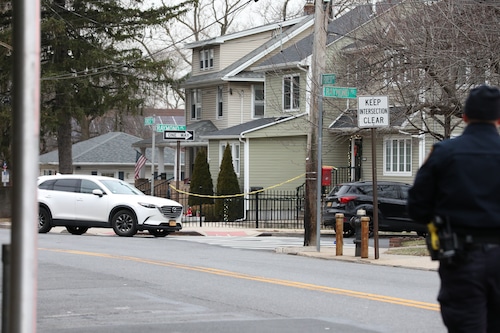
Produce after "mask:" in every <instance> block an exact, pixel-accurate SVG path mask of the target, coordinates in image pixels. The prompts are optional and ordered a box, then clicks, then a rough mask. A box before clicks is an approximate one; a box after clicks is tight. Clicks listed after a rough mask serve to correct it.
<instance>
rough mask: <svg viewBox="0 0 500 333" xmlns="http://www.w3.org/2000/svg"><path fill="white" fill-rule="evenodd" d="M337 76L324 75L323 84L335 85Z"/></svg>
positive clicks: (322, 77)
mask: <svg viewBox="0 0 500 333" xmlns="http://www.w3.org/2000/svg"><path fill="white" fill-rule="evenodd" d="M336 78H337V76H336V75H335V74H322V75H321V83H322V84H323V85H325V84H335V81H336Z"/></svg>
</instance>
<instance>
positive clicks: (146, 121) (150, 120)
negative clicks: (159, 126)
mask: <svg viewBox="0 0 500 333" xmlns="http://www.w3.org/2000/svg"><path fill="white" fill-rule="evenodd" d="M154 124H155V118H154V117H145V118H144V125H145V126H148V125H154Z"/></svg>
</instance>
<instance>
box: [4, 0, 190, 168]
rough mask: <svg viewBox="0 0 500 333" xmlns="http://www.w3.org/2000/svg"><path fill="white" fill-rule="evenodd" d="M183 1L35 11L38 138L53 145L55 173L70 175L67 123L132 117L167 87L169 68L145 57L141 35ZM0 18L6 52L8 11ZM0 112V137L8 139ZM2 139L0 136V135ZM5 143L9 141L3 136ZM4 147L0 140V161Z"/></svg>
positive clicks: (105, 1)
mask: <svg viewBox="0 0 500 333" xmlns="http://www.w3.org/2000/svg"><path fill="white" fill-rule="evenodd" d="M189 3H190V2H189V1H185V2H183V3H179V4H176V5H168V4H164V3H163V4H162V5H158V6H155V7H151V6H145V5H146V1H145V0H134V1H129V2H125V1H119V0H100V1H90V0H78V1H75V0H46V1H43V3H42V5H41V32H40V33H41V76H42V79H41V87H40V90H41V110H40V111H41V112H40V113H41V121H40V127H41V128H40V133H41V134H42V135H47V136H49V135H50V136H53V137H54V138H56V139H57V144H58V152H59V171H60V172H62V173H72V172H73V163H72V153H71V149H72V143H73V142H72V139H73V138H72V134H73V132H72V131H73V130H74V129H75V127H76V126H75V127H74V126H73V125H74V124H75V121H78V119H82V117H87V118H93V117H98V116H101V115H103V114H104V113H105V112H108V111H109V110H112V109H114V110H118V111H119V112H126V113H131V114H138V113H140V112H141V110H142V108H143V107H144V105H145V101H146V99H147V97H148V95H149V94H151V92H152V91H155V90H156V89H158V88H160V89H161V88H164V87H165V86H167V85H172V84H173V83H175V81H176V80H174V78H172V77H168V76H167V75H166V74H165V73H166V71H165V69H166V68H173V66H174V65H173V64H172V61H171V60H170V59H167V58H165V57H163V58H162V59H161V60H159V59H158V58H160V57H159V52H158V53H156V54H153V53H146V52H145V50H144V48H143V47H142V46H141V43H144V42H145V41H147V40H148V39H147V38H148V37H147V34H146V33H147V32H149V31H154V29H155V28H157V27H159V26H160V25H161V24H165V23H166V22H168V21H169V20H173V19H174V18H176V17H178V16H179V15H181V14H183V13H185V12H186V10H187V9H188V8H189V7H188V6H189V5H190V4H189ZM4 7H6V8H7V9H4V10H3V11H2V12H1V13H0V27H1V29H0V37H1V38H0V40H1V41H2V43H3V44H5V45H9V44H10V45H12V43H11V38H7V37H8V36H9V35H12V15H13V12H12V10H11V9H10V8H9V7H7V6H4ZM11 55H12V53H11V52H10V50H9V49H8V48H6V47H1V50H0V57H1V59H0V70H1V74H0V77H1V78H2V81H1V82H2V83H0V101H5V100H6V98H8V97H9V95H10V85H11V84H10V82H11V79H10V78H11V76H12V73H11V69H10V68H11V67H9V66H8V65H9V63H10V62H11V61H12V59H11V58H12V56H11ZM5 109H6V108H3V107H0V120H1V124H0V133H2V134H4V135H5V134H9V133H10V132H9V131H8V130H7V129H8V128H7V127H5V125H7V124H9V123H10V121H9V119H4V116H5V115H6V114H7V113H6V110H5ZM7 111H8V110H7ZM2 138H5V136H2ZM7 138H8V139H10V140H12V139H11V138H10V137H9V136H8V137H7ZM9 144H10V142H5V140H3V139H2V141H0V150H1V151H0V154H1V155H2V156H6V155H7V154H6V153H5V151H6V150H7V147H9Z"/></svg>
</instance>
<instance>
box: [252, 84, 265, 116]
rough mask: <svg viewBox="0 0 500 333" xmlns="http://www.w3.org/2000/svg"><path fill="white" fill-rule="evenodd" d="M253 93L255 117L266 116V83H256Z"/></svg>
mask: <svg viewBox="0 0 500 333" xmlns="http://www.w3.org/2000/svg"><path fill="white" fill-rule="evenodd" d="M252 94H253V98H252V101H253V107H252V110H253V118H262V117H264V84H255V85H253V89H252Z"/></svg>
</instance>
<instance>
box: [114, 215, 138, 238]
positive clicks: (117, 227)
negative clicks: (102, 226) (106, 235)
mask: <svg viewBox="0 0 500 333" xmlns="http://www.w3.org/2000/svg"><path fill="white" fill-rule="evenodd" d="M111 226H112V227H113V231H114V232H115V234H117V235H118V236H121V237H132V236H134V235H135V234H136V233H137V220H136V218H135V215H134V214H133V213H132V212H131V211H130V210H127V209H122V210H120V211H118V212H117V213H116V214H115V215H113V218H112V219H111Z"/></svg>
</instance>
